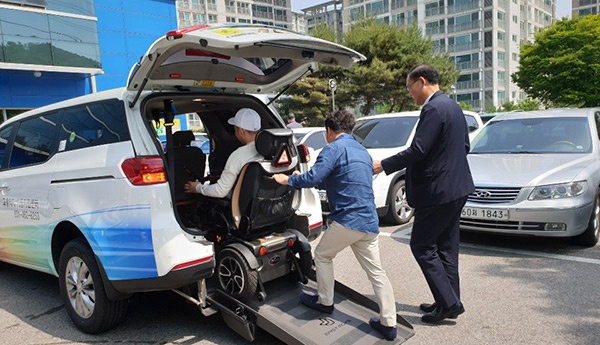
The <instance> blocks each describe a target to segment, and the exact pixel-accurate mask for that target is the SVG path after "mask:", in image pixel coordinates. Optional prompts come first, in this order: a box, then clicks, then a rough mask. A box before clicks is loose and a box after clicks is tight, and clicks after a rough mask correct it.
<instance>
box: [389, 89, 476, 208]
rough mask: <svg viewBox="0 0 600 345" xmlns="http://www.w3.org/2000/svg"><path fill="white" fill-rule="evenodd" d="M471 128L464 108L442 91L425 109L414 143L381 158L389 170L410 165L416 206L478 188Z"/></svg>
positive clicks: (411, 196) (412, 199)
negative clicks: (472, 167)
mask: <svg viewBox="0 0 600 345" xmlns="http://www.w3.org/2000/svg"><path fill="white" fill-rule="evenodd" d="M469 145H470V144H469V130H468V128H467V122H466V121H465V117H464V114H463V112H462V109H461V108H460V107H459V106H458V104H456V102H454V101H452V100H451V99H450V98H448V96H446V95H445V94H444V93H442V92H441V91H438V92H436V93H434V94H433V95H432V96H431V98H430V99H429V102H427V104H425V105H424V106H423V108H422V109H421V114H420V116H419V123H418V124H417V128H416V131H415V137H414V138H413V141H412V144H411V145H410V147H409V148H408V149H406V150H404V151H402V152H399V153H397V154H396V155H394V156H391V157H388V158H386V159H384V160H382V161H381V166H382V167H383V170H384V171H385V172H386V173H387V174H389V173H392V172H394V171H398V170H400V169H403V168H405V167H406V194H407V200H408V204H409V205H410V206H412V207H414V208H418V207H426V206H435V205H441V204H445V203H448V202H451V201H454V200H457V199H459V198H462V197H464V196H467V195H469V194H470V193H471V192H473V191H474V190H475V187H474V185H473V178H472V177H471V170H470V169H469V164H468V162H467V156H466V155H467V153H468V152H469V147H470V146H469Z"/></svg>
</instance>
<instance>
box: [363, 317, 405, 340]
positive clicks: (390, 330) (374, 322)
mask: <svg viewBox="0 0 600 345" xmlns="http://www.w3.org/2000/svg"><path fill="white" fill-rule="evenodd" d="M369 325H371V327H373V329H374V330H376V331H377V332H379V333H381V335H383V337H384V338H385V339H387V340H394V339H396V336H397V335H398V331H396V327H387V326H384V325H382V324H381V321H379V319H378V318H376V317H372V318H371V320H369Z"/></svg>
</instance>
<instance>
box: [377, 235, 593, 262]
mask: <svg viewBox="0 0 600 345" xmlns="http://www.w3.org/2000/svg"><path fill="white" fill-rule="evenodd" d="M411 232H412V228H408V229H404V230H400V231H395V232H392V233H389V232H383V231H382V232H380V233H379V234H380V235H381V236H386V237H391V238H394V239H403V240H407V239H410V234H411ZM460 246H461V247H462V248H472V249H481V250H489V251H494V252H500V253H509V254H519V255H525V256H535V257H541V258H548V259H556V260H563V261H575V262H583V263H587V264H593V265H600V260H598V259H593V258H583V257H579V256H570V255H562V254H552V253H543V252H535V251H531V250H521V249H510V248H500V247H494V246H485V245H478V244H466V243H461V244H460Z"/></svg>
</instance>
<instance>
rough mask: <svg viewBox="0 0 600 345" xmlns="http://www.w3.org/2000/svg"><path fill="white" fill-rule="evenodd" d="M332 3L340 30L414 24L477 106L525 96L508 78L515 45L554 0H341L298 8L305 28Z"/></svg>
mask: <svg viewBox="0 0 600 345" xmlns="http://www.w3.org/2000/svg"><path fill="white" fill-rule="evenodd" d="M574 1H597V0H574ZM337 2H341V3H342V9H341V12H342V19H341V21H342V23H343V24H342V28H343V30H348V29H349V27H350V25H352V24H353V23H355V22H357V21H359V20H360V19H362V18H365V17H375V18H377V19H378V20H380V21H382V22H386V23H389V24H392V25H398V26H410V25H418V26H419V27H420V28H421V31H422V32H423V34H424V36H426V37H429V38H431V40H432V41H433V43H434V46H435V49H436V50H437V51H438V52H448V53H449V55H450V57H451V59H452V60H453V61H454V62H455V64H456V69H457V70H459V71H460V76H459V78H458V80H457V82H456V84H455V85H453V87H452V95H451V96H452V97H454V99H455V100H456V101H458V102H464V103H466V104H469V105H471V106H472V107H473V109H474V110H477V111H485V109H486V108H488V107H491V106H493V107H499V106H501V105H502V104H504V103H505V102H519V101H521V100H523V99H524V98H526V95H525V94H524V93H523V92H521V91H520V90H519V88H518V87H517V86H516V85H515V84H513V83H512V82H511V79H510V75H511V73H514V72H515V71H516V70H517V68H518V65H519V46H520V44H521V43H523V42H524V41H526V40H532V39H533V35H534V33H535V32H537V31H538V30H540V29H541V28H543V27H545V26H548V25H550V24H552V22H553V18H554V17H555V13H556V0H424V1H418V0H341V1H327V2H323V3H322V4H320V5H319V6H313V7H311V8H309V9H306V10H305V9H303V12H304V13H305V15H306V18H305V20H306V23H307V29H308V30H310V28H311V27H313V26H314V25H313V24H315V23H318V22H325V23H327V22H328V21H327V20H320V19H319V18H325V17H327V16H328V15H329V13H330V12H332V11H331V10H330V9H331V8H332V4H331V3H337ZM319 8H320V9H319ZM328 9H329V10H328Z"/></svg>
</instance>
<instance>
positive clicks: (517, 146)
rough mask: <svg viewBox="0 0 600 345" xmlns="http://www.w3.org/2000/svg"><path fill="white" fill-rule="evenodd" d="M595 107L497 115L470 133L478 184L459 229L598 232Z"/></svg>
mask: <svg viewBox="0 0 600 345" xmlns="http://www.w3.org/2000/svg"><path fill="white" fill-rule="evenodd" d="M598 128H600V108H595V109H551V110H543V111H529V112H517V113H510V114H502V115H498V116H496V117H494V118H493V119H491V120H490V121H489V122H488V123H486V125H485V126H484V127H483V128H482V130H481V131H480V132H479V133H478V134H477V136H476V137H475V138H474V139H473V141H472V144H471V152H470V153H469V155H468V160H469V165H470V167H471V173H472V175H473V180H474V182H475V187H476V190H475V192H474V193H472V194H471V195H470V196H469V198H468V201H467V204H466V205H465V207H464V208H463V211H462V216H461V220H460V224H461V229H463V230H471V231H481V232H494V233H502V234H513V235H529V236H545V237H572V238H573V239H574V240H575V241H576V242H577V243H579V244H581V245H584V246H593V245H595V244H596V243H597V242H598V237H599V233H600V221H599V220H600V142H599V139H598V138H599V134H598Z"/></svg>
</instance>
